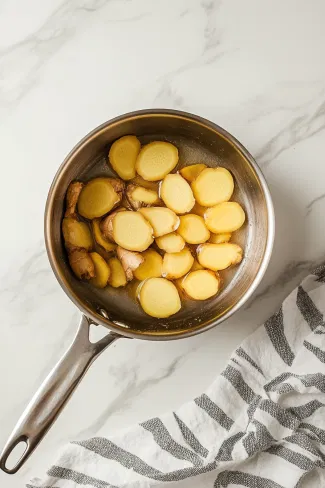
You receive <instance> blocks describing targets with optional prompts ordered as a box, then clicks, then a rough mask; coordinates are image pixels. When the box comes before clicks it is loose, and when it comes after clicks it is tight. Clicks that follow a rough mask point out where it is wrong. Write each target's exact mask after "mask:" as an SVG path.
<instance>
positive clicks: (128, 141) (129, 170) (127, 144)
mask: <svg viewBox="0 0 325 488" xmlns="http://www.w3.org/2000/svg"><path fill="white" fill-rule="evenodd" d="M140 148H141V144H140V141H139V139H138V138H137V137H135V136H123V137H121V138H120V139H117V141H115V142H113V144H112V145H111V148H110V150H109V154H108V158H109V162H110V163H111V166H112V168H113V169H114V171H116V173H117V174H118V175H119V177H120V178H122V180H132V178H134V177H135V163H136V160H137V157H138V154H139V152H140Z"/></svg>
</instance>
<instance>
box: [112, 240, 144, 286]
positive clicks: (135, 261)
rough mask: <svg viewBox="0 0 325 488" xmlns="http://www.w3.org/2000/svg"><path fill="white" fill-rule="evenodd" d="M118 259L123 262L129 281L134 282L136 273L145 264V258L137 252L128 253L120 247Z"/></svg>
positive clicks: (117, 251)
mask: <svg viewBox="0 0 325 488" xmlns="http://www.w3.org/2000/svg"><path fill="white" fill-rule="evenodd" d="M116 253H117V257H118V258H119V260H120V261H121V264H122V266H123V269H124V272H125V276H126V279H127V281H132V280H133V274H134V271H135V270H136V269H137V268H139V266H140V265H141V264H142V263H143V261H144V257H143V256H142V255H141V254H140V253H139V252H135V251H128V250H127V249H123V247H120V246H118V248H117V250H116Z"/></svg>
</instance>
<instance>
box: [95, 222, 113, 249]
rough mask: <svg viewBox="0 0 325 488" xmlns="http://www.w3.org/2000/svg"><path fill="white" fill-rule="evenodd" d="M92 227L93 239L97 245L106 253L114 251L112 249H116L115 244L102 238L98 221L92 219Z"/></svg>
mask: <svg viewBox="0 0 325 488" xmlns="http://www.w3.org/2000/svg"><path fill="white" fill-rule="evenodd" d="M92 227H93V234H94V238H95V241H96V242H97V244H99V245H100V246H101V247H102V248H103V249H105V251H107V252H111V251H114V249H115V248H116V244H113V243H112V242H110V241H108V240H107V239H106V238H105V237H104V236H103V234H102V231H101V230H100V219H94V220H93V221H92Z"/></svg>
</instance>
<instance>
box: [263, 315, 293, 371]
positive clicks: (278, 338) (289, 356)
mask: <svg viewBox="0 0 325 488" xmlns="http://www.w3.org/2000/svg"><path fill="white" fill-rule="evenodd" d="M264 327H265V330H266V332H267V335H268V336H269V339H270V341H271V343H272V344H273V347H274V349H275V350H276V352H277V353H278V355H279V356H280V358H281V359H282V361H284V362H285V363H286V364H287V365H288V366H291V364H292V363H293V360H294V358H295V355H294V354H293V352H292V350H291V348H290V346H289V342H288V340H287V338H286V336H285V333H284V324H283V310H282V307H281V308H280V310H279V311H278V312H277V313H276V314H274V315H273V316H272V317H271V318H270V319H269V320H267V321H266V322H265V325H264Z"/></svg>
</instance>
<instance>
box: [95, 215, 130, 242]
mask: <svg viewBox="0 0 325 488" xmlns="http://www.w3.org/2000/svg"><path fill="white" fill-rule="evenodd" d="M126 211H127V210H126V208H124V207H119V208H117V209H116V210H115V211H114V212H112V213H111V214H109V215H107V217H105V218H104V219H103V220H102V221H101V222H100V224H99V228H100V231H101V233H102V234H103V237H104V239H108V240H110V241H111V242H114V236H113V220H114V217H115V215H116V214H117V213H119V212H126Z"/></svg>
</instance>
